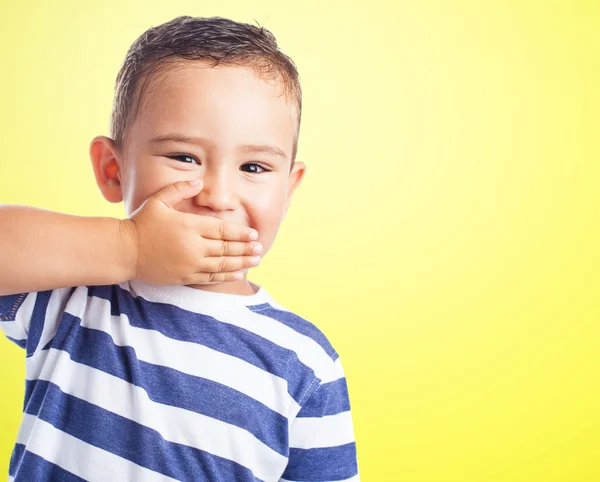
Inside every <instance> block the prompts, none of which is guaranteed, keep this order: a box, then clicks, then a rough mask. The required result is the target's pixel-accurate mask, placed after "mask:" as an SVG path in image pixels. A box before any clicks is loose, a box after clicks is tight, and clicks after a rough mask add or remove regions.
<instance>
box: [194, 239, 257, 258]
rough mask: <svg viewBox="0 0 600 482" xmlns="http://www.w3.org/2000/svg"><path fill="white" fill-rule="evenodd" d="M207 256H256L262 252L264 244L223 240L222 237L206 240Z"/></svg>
mask: <svg viewBox="0 0 600 482" xmlns="http://www.w3.org/2000/svg"><path fill="white" fill-rule="evenodd" d="M205 246H206V249H205V251H204V253H205V255H206V256H244V255H247V256H254V255H257V254H262V245H261V244H260V243H258V242H256V241H255V242H252V243H249V242H241V241H223V240H220V239H207V240H205Z"/></svg>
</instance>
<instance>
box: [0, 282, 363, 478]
mask: <svg viewBox="0 0 600 482" xmlns="http://www.w3.org/2000/svg"><path fill="white" fill-rule="evenodd" d="M253 286H254V289H255V290H256V293H254V294H252V295H249V296H246V295H234V294H226V293H216V292H210V291H204V290H198V289H194V288H191V287H188V286H154V285H150V284H147V283H142V282H139V281H128V282H124V283H121V284H118V285H109V286H79V287H75V288H61V289H55V290H50V291H40V292H31V293H23V294H15V295H8V296H2V297H0V327H1V328H2V330H3V331H4V333H5V334H6V336H7V337H8V338H9V339H10V340H12V341H13V342H15V343H17V344H18V345H19V346H21V347H22V348H24V349H25V351H26V386H25V400H24V405H23V412H24V413H23V420H22V423H21V426H20V428H19V432H18V435H17V441H16V444H15V448H14V451H13V454H12V457H11V459H10V467H9V481H14V482H32V481H36V482H41V481H69V482H71V481H82V480H86V481H103V482H104V481H105V482H118V481H123V482H130V481H149V482H150V481H173V480H179V481H224V482H234V481H243V482H245V481H320V482H322V481H334V480H335V481H341V480H351V481H353V482H354V481H358V480H359V475H358V461H357V456H356V444H355V440H354V430H353V425H352V417H351V412H350V401H349V397H348V387H347V384H346V378H345V375H344V371H343V368H342V365H341V363H340V358H339V356H338V354H337V353H336V351H335V350H334V349H333V348H332V346H331V344H330V343H329V342H328V340H327V339H326V337H325V336H324V334H323V333H322V332H321V331H320V330H319V329H318V328H317V327H316V326H315V325H313V324H312V323H310V322H309V321H307V320H305V319H303V318H302V317H300V316H298V315H296V314H294V313H292V312H290V311H289V310H286V309H284V308H282V307H281V306H280V305H278V304H277V303H276V302H275V301H274V300H273V298H272V297H271V296H270V295H269V294H268V293H267V291H266V290H265V289H264V288H262V287H259V286H258V285H254V284H253Z"/></svg>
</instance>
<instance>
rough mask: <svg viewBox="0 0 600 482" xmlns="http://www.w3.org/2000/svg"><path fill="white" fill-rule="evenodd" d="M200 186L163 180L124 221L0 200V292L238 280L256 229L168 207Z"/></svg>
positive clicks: (251, 259) (248, 263) (250, 260)
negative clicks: (134, 282) (129, 282)
mask: <svg viewBox="0 0 600 482" xmlns="http://www.w3.org/2000/svg"><path fill="white" fill-rule="evenodd" d="M202 187H203V184H202V182H201V181H200V182H199V183H191V182H183V181H178V182H175V183H174V184H169V185H167V186H166V187H164V188H163V189H161V190H160V191H158V192H156V193H155V194H153V195H152V196H150V197H149V198H148V199H146V201H144V203H143V204H142V206H140V207H139V208H138V209H137V210H136V211H135V213H133V214H132V215H131V218H127V219H123V220H120V219H114V218H108V217H83V216H74V215H70V214H62V213H58V212H54V211H47V210H43V209H38V208H33V207H28V206H15V205H0V296H4V295H11V294H16V293H29V292H36V291H42V290H52V289H57V288H67V287H71V286H87V285H106V284H117V283H121V282H123V281H127V280H130V279H137V280H142V281H146V282H149V283H155V284H167V285H168V284H180V285H181V284H203V283H212V282H222V281H233V280H234V279H240V278H241V277H242V276H243V273H242V272H241V271H239V270H244V269H245V268H251V267H252V266H255V265H256V264H258V261H259V257H258V256H256V255H255V254H254V247H255V245H256V244H259V245H260V243H258V242H256V243H254V242H252V241H251V240H256V239H258V233H257V232H256V231H255V230H253V229H251V228H249V227H245V226H241V225H239V224H236V223H231V222H227V221H223V220H220V219H216V218H214V217H210V216H198V215H195V214H191V213H184V212H179V211H177V210H176V209H175V206H177V205H178V204H179V203H181V202H183V201H184V200H185V199H188V198H191V197H193V196H196V195H197V194H198V193H199V192H200V190H201V189H202ZM236 275H239V276H240V277H239V278H238V277H236Z"/></svg>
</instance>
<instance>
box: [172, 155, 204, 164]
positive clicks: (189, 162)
mask: <svg viewBox="0 0 600 482" xmlns="http://www.w3.org/2000/svg"><path fill="white" fill-rule="evenodd" d="M167 157H168V158H170V159H177V160H179V159H182V158H184V159H191V161H188V160H184V161H182V162H185V163H186V164H192V162H198V161H197V160H196V158H195V157H192V156H188V155H187V154H176V155H174V156H167Z"/></svg>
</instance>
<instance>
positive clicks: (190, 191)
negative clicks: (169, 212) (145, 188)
mask: <svg viewBox="0 0 600 482" xmlns="http://www.w3.org/2000/svg"><path fill="white" fill-rule="evenodd" d="M203 187H204V182H202V180H201V179H194V180H192V181H177V182H176V183H173V184H169V185H168V186H166V187H164V188H163V189H161V190H160V191H158V192H157V193H156V194H154V195H153V196H152V197H154V198H155V199H157V200H159V201H161V202H162V203H163V204H164V205H165V206H167V207H168V208H174V207H175V206H177V205H178V204H179V203H180V202H182V201H183V200H184V199H189V198H191V197H193V196H197V195H198V193H199V192H200V191H201V190H202V188H203Z"/></svg>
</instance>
